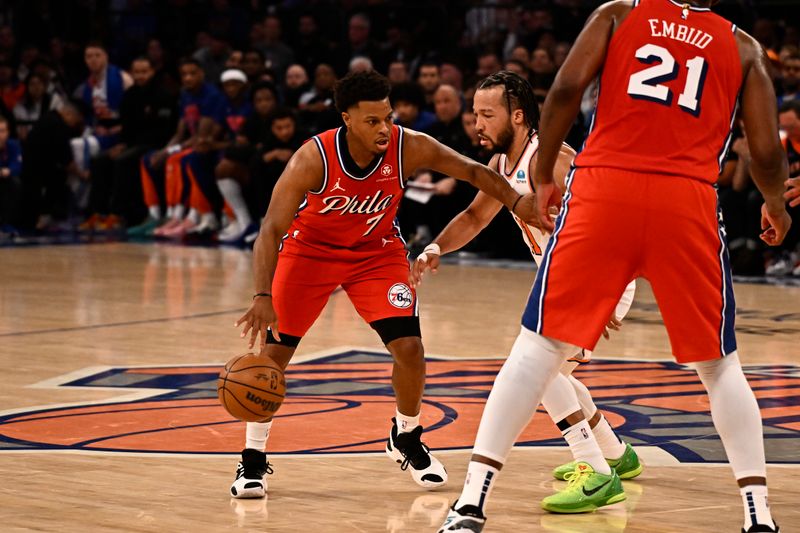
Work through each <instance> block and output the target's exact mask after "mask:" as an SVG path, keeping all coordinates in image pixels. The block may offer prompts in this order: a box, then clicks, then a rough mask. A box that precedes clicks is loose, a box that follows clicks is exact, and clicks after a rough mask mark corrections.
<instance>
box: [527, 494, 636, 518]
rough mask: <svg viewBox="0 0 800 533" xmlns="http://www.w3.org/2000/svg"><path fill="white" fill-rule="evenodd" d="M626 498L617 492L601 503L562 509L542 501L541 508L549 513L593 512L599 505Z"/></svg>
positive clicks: (611, 503)
mask: <svg viewBox="0 0 800 533" xmlns="http://www.w3.org/2000/svg"><path fill="white" fill-rule="evenodd" d="M626 499H628V496H627V495H626V494H625V493H624V492H621V493H619V494H615V495H614V496H611V497H610V498H608V499H607V500H605V501H604V502H603V503H600V504H594V503H591V504H587V505H584V506H583V507H575V508H571V509H563V508H559V507H554V506H551V505H548V504H546V503H544V502H542V509H544V510H545V511H547V512H549V513H556V514H579V513H593V512H595V511H596V510H598V509H599V508H601V507H606V506H608V505H614V504H615V503H619V502H623V501H625V500H626Z"/></svg>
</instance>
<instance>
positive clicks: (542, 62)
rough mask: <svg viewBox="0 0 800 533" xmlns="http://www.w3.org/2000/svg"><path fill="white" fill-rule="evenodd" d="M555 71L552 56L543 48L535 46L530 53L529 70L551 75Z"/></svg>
mask: <svg viewBox="0 0 800 533" xmlns="http://www.w3.org/2000/svg"><path fill="white" fill-rule="evenodd" d="M555 71H556V64H555V62H554V61H553V56H552V55H551V54H550V52H549V51H548V50H547V49H545V48H537V49H536V50H534V51H533V53H532V54H531V72H533V73H534V74H540V75H541V74H544V75H551V74H553V73H554V72H555Z"/></svg>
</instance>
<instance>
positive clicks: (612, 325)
mask: <svg viewBox="0 0 800 533" xmlns="http://www.w3.org/2000/svg"><path fill="white" fill-rule="evenodd" d="M621 327H622V321H620V320H617V317H615V316H614V315H611V318H610V319H609V320H608V324H606V327H604V328H603V337H604V338H605V339H609V338H610V337H611V330H614V331H619V328H621Z"/></svg>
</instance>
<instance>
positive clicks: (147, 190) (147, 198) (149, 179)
mask: <svg viewBox="0 0 800 533" xmlns="http://www.w3.org/2000/svg"><path fill="white" fill-rule="evenodd" d="M139 175H140V176H141V180H142V191H143V194H144V203H145V205H146V206H147V207H153V206H158V205H159V204H160V200H159V198H158V191H157V190H156V184H155V180H153V176H151V175H150V171H149V170H147V165H145V164H144V160H141V161H139Z"/></svg>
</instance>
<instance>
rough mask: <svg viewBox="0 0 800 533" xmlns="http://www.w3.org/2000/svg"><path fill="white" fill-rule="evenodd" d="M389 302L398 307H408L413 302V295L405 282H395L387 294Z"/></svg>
mask: <svg viewBox="0 0 800 533" xmlns="http://www.w3.org/2000/svg"><path fill="white" fill-rule="evenodd" d="M387 296H388V298H389V303H390V304H392V305H393V306H395V307H397V308H398V309H408V308H409V307H411V304H413V303H414V295H413V294H412V293H411V289H409V288H408V285H406V284H405V283H395V284H394V285H392V286H391V287H390V288H389V293H388V294H387Z"/></svg>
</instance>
